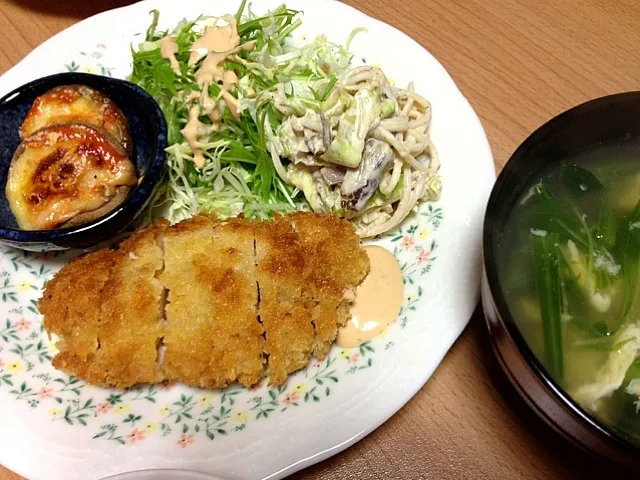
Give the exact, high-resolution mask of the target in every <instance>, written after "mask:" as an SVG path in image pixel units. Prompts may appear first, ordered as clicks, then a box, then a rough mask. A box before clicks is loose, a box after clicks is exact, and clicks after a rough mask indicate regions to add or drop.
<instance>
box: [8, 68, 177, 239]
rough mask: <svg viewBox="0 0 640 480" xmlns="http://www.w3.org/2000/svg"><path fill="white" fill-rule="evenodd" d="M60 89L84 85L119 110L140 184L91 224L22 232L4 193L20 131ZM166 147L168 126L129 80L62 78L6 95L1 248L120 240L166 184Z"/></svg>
mask: <svg viewBox="0 0 640 480" xmlns="http://www.w3.org/2000/svg"><path fill="white" fill-rule="evenodd" d="M62 85H85V86H87V87H90V88H92V89H94V90H97V91H98V92H101V93H102V94H104V95H105V96H107V97H108V98H109V99H111V100H112V101H113V102H114V103H115V104H116V105H117V106H118V107H119V108H120V110H121V111H122V113H123V114H124V116H125V117H126V120H127V122H128V126H129V131H130V133H131V139H132V142H131V143H132V145H131V147H132V149H131V150H130V158H131V160H132V162H133V164H134V165H135V167H136V170H137V176H138V183H137V185H135V186H134V187H133V188H131V189H130V191H129V192H128V196H127V198H126V199H125V200H124V201H123V202H122V203H120V204H119V205H118V206H116V207H115V208H114V209H112V210H110V211H108V212H107V213H105V214H104V215H102V216H100V217H99V218H95V219H93V220H91V221H88V222H87V223H82V224H80V225H76V226H69V227H63V228H56V229H51V230H22V229H20V228H19V227H18V224H17V222H16V219H15V217H14V215H13V213H12V211H11V209H10V206H9V201H8V200H7V198H6V196H5V194H4V192H5V188H6V183H7V176H8V172H9V166H10V164H11V160H12V157H13V155H14V152H15V151H16V149H17V148H18V146H19V145H20V127H21V125H22V122H23V121H24V119H25V116H26V115H27V112H28V111H29V109H30V108H31V106H32V105H33V102H34V100H35V99H36V98H37V97H39V96H40V95H42V94H44V93H45V92H48V91H49V90H51V89H52V88H54V87H58V86H62ZM166 147H167V125H166V122H165V119H164V116H163V114H162V111H161V110H160V108H159V106H158V104H157V103H156V102H155V100H154V99H153V98H152V97H151V96H150V95H149V94H148V93H147V92H145V91H144V90H143V89H142V88H140V87H138V86H137V85H134V84H133V83H130V82H127V81H125V80H119V79H115V78H111V77H104V76H100V75H91V74H84V73H61V74H57V75H51V76H47V77H43V78H40V79H38V80H35V81H32V82H30V83H27V84H25V85H23V86H21V87H19V88H17V89H16V90H14V91H12V92H10V93H8V94H7V95H5V96H4V97H3V98H2V99H0V187H1V188H2V195H0V243H3V244H5V245H10V246H12V247H16V248H21V249H24V250H33V251H47V250H64V249H68V248H84V249H86V248H91V247H93V246H96V245H97V244H99V243H101V242H104V241H106V240H109V239H110V238H112V237H114V236H116V235H117V234H118V233H120V232H122V231H123V230H124V229H125V228H126V227H127V226H128V225H129V224H131V223H132V222H133V220H134V219H136V218H137V217H138V216H139V215H140V213H141V212H142V211H143V210H144V209H145V208H146V207H147V205H148V204H149V201H150V200H151V198H152V197H153V194H154V192H155V190H156V188H157V186H158V185H159V183H160V181H161V179H162V175H163V171H164V165H165V152H164V150H165V148H166Z"/></svg>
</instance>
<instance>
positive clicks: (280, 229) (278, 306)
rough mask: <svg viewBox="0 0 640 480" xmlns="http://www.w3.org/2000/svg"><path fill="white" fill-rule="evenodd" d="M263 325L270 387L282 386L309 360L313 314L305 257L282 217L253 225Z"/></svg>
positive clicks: (297, 238) (297, 239)
mask: <svg viewBox="0 0 640 480" xmlns="http://www.w3.org/2000/svg"><path fill="white" fill-rule="evenodd" d="M255 225H256V226H255V239H256V240H255V242H256V265H257V277H258V286H259V291H260V307H259V312H260V320H261V321H262V324H263V325H264V328H265V333H266V339H267V342H266V347H267V353H268V354H269V376H270V383H272V384H276V385H279V384H281V383H283V382H284V381H285V380H286V379H287V377H288V376H289V374H290V373H292V372H295V371H296V370H300V369H301V368H304V367H305V366H306V365H307V363H309V360H310V359H311V347H312V345H313V326H312V324H311V310H310V309H309V308H308V307H307V305H306V304H305V302H304V300H303V298H302V290H303V286H304V282H305V278H304V273H305V260H306V259H305V257H304V254H303V250H302V245H301V243H300V240H299V237H298V235H296V234H295V233H294V232H293V231H292V230H291V226H290V225H289V221H288V220H287V219H286V218H284V217H278V218H276V219H275V220H273V221H269V222H260V223H256V224H255Z"/></svg>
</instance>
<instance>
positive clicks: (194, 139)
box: [181, 105, 204, 168]
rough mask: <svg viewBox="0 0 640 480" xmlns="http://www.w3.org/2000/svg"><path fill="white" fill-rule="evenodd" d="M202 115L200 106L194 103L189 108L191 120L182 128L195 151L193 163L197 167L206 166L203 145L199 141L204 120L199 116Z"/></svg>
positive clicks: (183, 133)
mask: <svg viewBox="0 0 640 480" xmlns="http://www.w3.org/2000/svg"><path fill="white" fill-rule="evenodd" d="M199 115H200V107H199V106H198V105H193V106H192V107H191V108H190V109H189V121H188V122H187V124H186V125H185V127H184V128H183V129H182V130H181V132H182V135H184V138H186V139H187V142H188V143H189V146H190V147H191V151H192V152H193V163H194V164H195V166H196V167H197V168H203V167H204V151H203V150H202V145H201V144H200V142H199V141H198V130H199V129H200V128H201V127H202V126H203V125H202V122H201V121H200V119H199V118H198V117H199Z"/></svg>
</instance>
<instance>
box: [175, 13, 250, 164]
mask: <svg viewBox="0 0 640 480" xmlns="http://www.w3.org/2000/svg"><path fill="white" fill-rule="evenodd" d="M165 38H166V37H165ZM163 41H164V39H163ZM174 43H175V42H174ZM254 47H255V42H254V41H252V42H247V43H246V44H244V45H240V36H239V35H238V28H237V26H236V22H235V20H232V21H231V22H229V23H228V24H227V25H224V26H220V25H212V26H209V27H207V28H206V29H205V31H204V34H203V35H202V37H200V38H199V39H197V40H196V41H195V42H193V45H192V47H191V55H190V57H189V65H190V66H192V67H193V66H195V64H196V63H198V61H199V60H200V59H202V58H203V57H204V60H203V61H202V63H201V64H200V66H199V67H198V69H197V71H196V72H195V79H196V82H197V83H198V85H199V86H200V87H201V89H202V90H201V91H200V93H197V92H192V93H191V94H190V95H189V96H188V97H187V101H192V100H195V99H196V98H198V104H199V106H200V107H202V110H203V112H204V114H205V115H208V116H209V118H210V119H211V120H212V121H213V125H212V129H213V130H218V129H219V128H220V117H221V115H220V108H219V104H218V101H219V99H220V98H222V99H223V100H224V102H225V103H226V104H227V107H228V108H229V111H230V112H231V114H232V115H233V117H234V118H236V119H238V118H240V112H239V104H238V100H237V99H236V98H234V96H233V95H231V93H229V92H230V91H231V90H233V88H234V87H235V86H236V85H237V84H238V76H237V75H236V74H235V72H233V71H229V70H225V69H224V67H223V63H224V61H225V60H226V59H227V57H229V56H230V55H234V54H237V53H238V52H240V51H241V50H245V51H251V50H252V49H253V48H254ZM169 51H170V50H169V47H167V52H169ZM167 54H168V53H167ZM163 56H164V53H163ZM165 58H166V57H165ZM174 58H175V57H174ZM212 84H221V85H220V87H221V91H220V95H219V96H218V98H212V97H211V96H210V95H209V87H210V86H211V85H212ZM194 94H195V96H194ZM199 113H200V112H199V108H198V107H197V106H193V107H191V109H190V110H189V122H188V123H187V125H186V126H185V128H184V129H183V130H182V134H183V135H184V136H185V138H186V139H187V142H188V143H189V146H190V147H191V150H192V151H193V162H194V164H195V166H196V167H197V168H199V169H200V168H202V167H204V154H203V150H202V146H201V144H200V142H199V141H198V133H199V130H200V127H202V126H203V125H202V123H201V122H200V121H199V119H198V115H199Z"/></svg>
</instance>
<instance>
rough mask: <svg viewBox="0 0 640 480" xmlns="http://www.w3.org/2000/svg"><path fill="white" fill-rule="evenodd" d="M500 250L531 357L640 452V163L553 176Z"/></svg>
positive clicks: (594, 162) (527, 196)
mask: <svg viewBox="0 0 640 480" xmlns="http://www.w3.org/2000/svg"><path fill="white" fill-rule="evenodd" d="M618 167H619V168H618ZM501 242H502V244H501V245H499V251H500V252H501V253H502V257H501V258H500V265H499V269H500V275H501V279H502V282H503V288H504V291H505V295H506V298H507V302H508V304H509V308H510V309H511V311H512V315H513V317H514V319H515V321H516V323H517V324H518V326H519V328H520V331H521V332H522V334H523V336H524V337H525V339H526V340H527V342H528V344H529V345H530V346H531V348H532V350H533V351H534V353H535V354H536V355H537V356H538V357H539V359H540V361H541V362H542V363H543V364H544V366H545V367H546V369H547V370H548V372H549V373H550V375H551V376H552V377H553V378H554V380H555V381H557V382H558V383H559V384H560V385H561V386H562V387H564V388H565V390H566V391H567V392H569V394H570V395H572V396H573V398H574V399H575V400H576V401H577V402H578V403H580V404H581V405H582V406H583V407H584V408H586V409H588V410H590V411H591V412H593V413H594V414H595V415H596V416H599V417H600V418H601V419H602V420H603V421H604V422H605V423H608V424H609V425H611V426H612V427H613V428H617V429H619V430H620V433H621V434H623V435H625V436H627V437H629V438H631V439H634V441H636V442H637V443H638V444H639V445H640V159H638V158H637V156H636V157H635V159H634V160H633V161H631V160H630V157H629V158H628V157H624V158H623V160H621V162H620V164H619V165H618V163H616V162H615V161H610V160H608V161H606V162H605V161H603V160H602V158H601V157H597V158H596V157H593V158H586V159H580V161H576V162H572V163H562V164H560V165H558V166H555V167H553V168H552V169H549V170H548V171H546V172H544V173H543V174H542V175H540V177H539V179H538V181H537V183H535V184H534V185H533V186H532V187H531V188H530V189H529V190H528V191H526V192H525V193H524V194H523V195H522V197H521V198H520V200H519V201H518V202H517V203H516V205H515V207H514V208H513V211H512V212H511V213H510V215H509V218H508V220H507V222H506V225H505V228H504V233H503V238H502V240H501ZM532 302H534V303H532Z"/></svg>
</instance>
